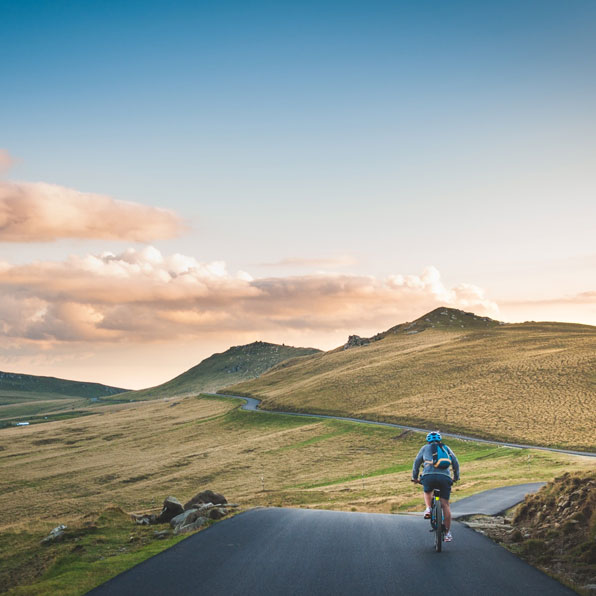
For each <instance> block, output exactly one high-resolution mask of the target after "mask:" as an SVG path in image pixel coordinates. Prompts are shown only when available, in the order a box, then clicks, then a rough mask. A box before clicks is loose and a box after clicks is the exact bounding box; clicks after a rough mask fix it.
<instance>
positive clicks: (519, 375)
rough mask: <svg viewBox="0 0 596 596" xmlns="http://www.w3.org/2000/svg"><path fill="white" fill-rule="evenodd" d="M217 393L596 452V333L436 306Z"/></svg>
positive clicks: (589, 329)
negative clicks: (371, 334) (505, 320)
mask: <svg viewBox="0 0 596 596" xmlns="http://www.w3.org/2000/svg"><path fill="white" fill-rule="evenodd" d="M221 392H222V393H232V394H237V395H249V396H253V397H257V398H260V399H262V400H263V408H266V409H273V410H286V411H306V412H317V413H325V414H338V415H344V416H346V415H347V416H354V417H360V418H368V419H376V420H386V421H393V422H398V423H403V424H412V425H417V426H422V427H425V428H429V427H433V428H434V427H439V428H441V429H443V430H445V431H446V430H453V431H456V430H458V431H461V432H465V433H466V434H470V435H474V436H479V437H487V438H495V439H501V440H503V439H504V440H511V441H517V442H524V443H534V444H541V445H550V446H561V447H566V448H578V449H579V448H581V449H583V450H592V451H596V440H595V438H594V428H596V327H592V326H588V325H576V324H569V323H534V322H529V323H521V324H504V323H501V322H499V321H494V320H492V319H489V318H487V317H479V316H477V315H474V314H473V313H465V312H463V311H460V310H456V309H450V308H439V309H436V310H434V311H432V312H430V313H428V314H426V315H424V316H422V317H420V318H419V319H417V320H415V321H413V322H410V323H404V324H401V325H397V326H395V327H392V328H391V329H389V330H388V331H385V332H383V333H379V334H378V335H376V336H374V337H371V338H358V337H356V336H351V337H350V339H349V341H348V343H346V344H345V345H344V346H342V347H340V348H337V349H335V350H332V351H330V352H325V353H320V354H313V355H311V356H307V357H305V358H301V359H300V360H294V361H288V362H284V363H281V364H279V365H277V366H276V367H275V368H273V369H272V370H270V371H268V372H267V373H265V374H263V375H262V376H261V377H259V378H258V379H254V380H252V381H246V382H242V383H239V384H236V385H234V386H230V387H226V388H224V389H222V390H221Z"/></svg>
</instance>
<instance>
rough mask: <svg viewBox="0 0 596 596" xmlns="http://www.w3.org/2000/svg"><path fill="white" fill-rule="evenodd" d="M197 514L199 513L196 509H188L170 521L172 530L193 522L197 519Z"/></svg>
mask: <svg viewBox="0 0 596 596" xmlns="http://www.w3.org/2000/svg"><path fill="white" fill-rule="evenodd" d="M196 513H197V510H196V509H187V510H186V511H183V512H182V513H179V514H178V515H177V516H176V517H173V518H172V519H171V520H170V526H172V528H175V527H176V526H183V525H184V524H187V523H190V522H193V521H194V520H195V519H196V518H197V516H196ZM193 515H194V518H193V519H189V518H190V517H192V516H193Z"/></svg>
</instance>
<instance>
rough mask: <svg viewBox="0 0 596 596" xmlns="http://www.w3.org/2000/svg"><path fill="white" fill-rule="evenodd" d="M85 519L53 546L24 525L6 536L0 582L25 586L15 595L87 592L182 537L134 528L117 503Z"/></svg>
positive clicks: (70, 595) (1, 552)
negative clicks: (42, 542)
mask: <svg viewBox="0 0 596 596" xmlns="http://www.w3.org/2000/svg"><path fill="white" fill-rule="evenodd" d="M86 518H87V519H86V520H85V521H84V522H81V523H78V524H76V525H75V526H74V527H69V528H68V530H67V531H66V534H65V539H64V540H63V541H62V542H60V543H57V544H54V545H51V546H40V544H39V541H40V538H42V537H43V536H42V535H41V534H40V532H39V531H28V530H25V529H23V530H21V531H12V532H8V533H7V534H5V535H3V537H2V546H1V548H0V557H1V559H2V571H1V572H0V584H1V585H3V586H11V585H14V584H16V583H22V584H23V585H20V586H18V585H17V586H16V587H13V588H11V589H9V590H8V592H7V593H8V594H10V595H14V596H17V595H19V596H21V595H22V596H25V595H27V596H29V595H39V596H50V595H54V594H60V595H61V596H75V595H79V594H85V593H86V592H88V591H89V590H91V589H92V588H93V587H95V586H97V585H99V584H100V583H103V582H105V581H107V580H108V579H110V578H112V577H114V576H116V575H118V574H119V573H121V572H122V571H125V570H126V569H130V568H131V567H133V566H134V565H136V564H138V563H140V562H142V561H144V560H145V559H147V558H149V557H151V556H153V555H156V554H158V553H159V552H161V551H163V550H165V549H167V548H169V547H171V546H173V545H174V544H176V543H177V542H180V541H181V540H182V539H183V538H184V536H171V537H169V538H166V539H163V540H155V538H154V536H153V532H154V529H153V528H148V527H146V526H133V525H132V524H131V522H130V516H129V515H127V514H126V513H125V512H124V511H122V509H120V508H119V507H117V506H114V505H112V506H108V507H107V508H106V509H105V510H104V511H103V512H101V513H100V514H98V515H88V516H86ZM49 529H51V528H49V527H48V531H49ZM15 576H16V577H15ZM27 580H33V582H32V583H29V581H27Z"/></svg>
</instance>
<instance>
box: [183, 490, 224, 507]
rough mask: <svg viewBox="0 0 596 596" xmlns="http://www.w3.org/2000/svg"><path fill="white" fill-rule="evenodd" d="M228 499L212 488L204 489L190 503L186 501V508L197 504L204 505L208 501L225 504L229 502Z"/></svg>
mask: <svg viewBox="0 0 596 596" xmlns="http://www.w3.org/2000/svg"><path fill="white" fill-rule="evenodd" d="M227 502H228V501H227V499H226V498H225V497H224V496H223V495H221V494H219V493H214V492H213V491H212V490H204V491H203V492H200V493H198V494H196V495H195V496H194V497H193V498H192V499H191V500H190V501H188V503H185V505H184V509H185V510H186V509H193V508H195V507H196V506H197V505H204V504H206V503H212V504H213V505H225V504H226V503H227Z"/></svg>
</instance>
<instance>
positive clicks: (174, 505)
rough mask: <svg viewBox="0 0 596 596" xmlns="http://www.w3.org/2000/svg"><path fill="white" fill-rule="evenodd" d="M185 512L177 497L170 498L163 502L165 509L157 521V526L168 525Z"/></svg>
mask: <svg viewBox="0 0 596 596" xmlns="http://www.w3.org/2000/svg"><path fill="white" fill-rule="evenodd" d="M183 511H184V507H182V503H180V501H179V500H178V499H177V498H176V497H168V498H167V499H166V500H165V501H164V502H163V509H162V510H161V513H160V514H159V516H158V517H157V519H156V520H155V523H156V524H167V523H168V522H169V521H170V520H171V519H172V518H173V517H176V516H177V515H180V514H181V513H182V512H183Z"/></svg>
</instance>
